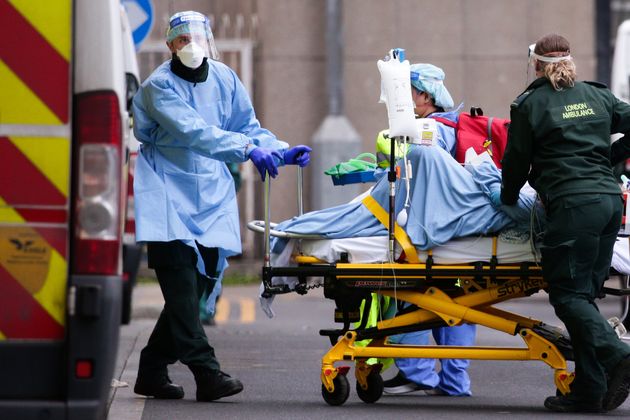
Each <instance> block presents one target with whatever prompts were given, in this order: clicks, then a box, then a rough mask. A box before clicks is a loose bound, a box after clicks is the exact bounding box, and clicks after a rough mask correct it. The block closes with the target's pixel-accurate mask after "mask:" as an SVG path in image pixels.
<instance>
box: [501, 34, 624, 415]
mask: <svg viewBox="0 0 630 420" xmlns="http://www.w3.org/2000/svg"><path fill="white" fill-rule="evenodd" d="M530 51H531V50H530ZM530 59H531V60H532V64H533V65H534V66H535V71H536V77H537V79H536V80H535V81H534V82H533V83H532V84H531V85H529V87H528V88H527V89H526V91H525V92H524V93H522V94H521V95H520V96H519V97H518V98H516V100H515V101H514V102H513V103H512V105H511V112H510V118H511V125H510V129H509V136H508V143H507V148H506V152H505V155H504V157H503V161H502V163H503V179H502V189H501V193H500V196H499V192H498V191H497V192H495V193H494V194H493V197H492V198H493V200H492V201H493V203H494V204H495V205H501V204H504V205H512V204H515V203H516V201H517V199H518V192H519V190H520V188H521V187H522V186H523V184H524V183H525V182H526V181H529V183H530V184H531V186H532V187H533V188H534V189H536V191H537V192H538V194H539V196H540V198H541V200H542V202H543V204H544V206H545V209H546V214H547V226H546V232H545V236H544V240H543V247H542V249H541V252H542V266H543V275H544V278H545V280H546V282H547V284H548V287H549V288H548V292H549V301H550V303H551V304H552V305H553V307H554V309H555V313H556V315H557V316H558V318H560V320H562V322H563V323H564V324H565V326H566V328H567V330H568V332H569V334H570V336H571V342H572V345H573V351H574V353H575V380H574V381H573V382H572V383H571V387H570V388H571V392H570V393H569V394H568V395H565V396H552V397H548V398H547V399H546V400H545V407H547V408H548V409H550V410H553V411H560V412H604V411H610V410H613V409H615V408H617V407H618V406H619V405H621V404H623V402H624V401H625V399H626V398H627V396H628V389H629V388H630V358H629V357H628V356H630V346H628V345H627V344H625V343H623V342H622V341H621V340H620V339H619V337H618V336H617V335H616V333H615V332H614V330H613V328H612V327H611V326H610V325H609V324H608V322H607V321H606V319H605V318H604V317H603V316H602V315H601V314H600V312H599V310H598V308H597V305H596V303H595V298H596V297H597V296H598V295H599V294H600V291H601V289H602V286H603V283H604V281H605V280H606V278H607V276H608V270H609V268H610V262H611V259H612V252H613V246H614V244H615V240H616V238H617V233H618V231H619V227H620V223H621V216H622V207H623V206H622V199H621V191H620V188H619V186H618V184H617V182H616V181H615V179H614V176H613V173H612V168H611V164H610V150H611V146H610V134H611V133H617V132H623V133H625V132H628V131H630V106H629V105H627V104H626V103H624V102H621V101H620V100H619V99H617V98H616V97H615V96H614V95H613V94H612V93H611V92H610V90H608V89H607V88H606V87H605V86H604V85H601V84H599V83H594V82H578V81H576V80H575V79H576V70H575V64H574V63H573V60H572V58H571V56H570V48H569V42H568V41H567V40H566V39H565V38H563V37H562V36H560V35H556V34H550V35H546V36H544V37H543V38H541V39H540V40H539V41H538V42H537V43H536V45H535V48H534V50H533V52H532V53H531V55H530Z"/></svg>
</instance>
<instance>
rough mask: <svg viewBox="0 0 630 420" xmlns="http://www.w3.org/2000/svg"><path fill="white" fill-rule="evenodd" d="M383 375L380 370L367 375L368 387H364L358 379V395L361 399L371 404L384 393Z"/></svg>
mask: <svg viewBox="0 0 630 420" xmlns="http://www.w3.org/2000/svg"><path fill="white" fill-rule="evenodd" d="M383 388H384V385H383V377H382V376H381V374H380V373H378V372H372V373H370V374H369V375H368V377H367V389H363V388H362V387H361V385H360V384H359V381H357V395H358V396H359V398H361V401H363V402H365V403H368V404H371V403H374V402H376V401H378V400H379V398H381V396H382V395H383Z"/></svg>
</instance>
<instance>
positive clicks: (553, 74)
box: [534, 34, 577, 90]
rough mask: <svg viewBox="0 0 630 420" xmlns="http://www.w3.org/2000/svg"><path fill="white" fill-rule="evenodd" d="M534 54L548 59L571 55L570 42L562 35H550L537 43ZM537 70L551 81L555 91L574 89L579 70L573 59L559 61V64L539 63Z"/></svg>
mask: <svg viewBox="0 0 630 420" xmlns="http://www.w3.org/2000/svg"><path fill="white" fill-rule="evenodd" d="M534 52H535V53H536V54H538V55H542V56H547V57H563V56H568V55H569V54H570V53H571V47H570V45H569V41H567V39H566V38H564V37H563V36H561V35H557V34H549V35H545V36H544V37H542V38H540V39H539V40H538V42H536V47H535V48H534ZM536 70H540V71H542V72H543V74H544V75H545V78H547V80H549V82H550V83H551V85H552V86H553V88H554V89H555V90H562V89H563V88H565V87H573V86H574V85H575V79H576V78H577V70H576V68H575V63H574V62H573V59H571V58H567V59H566V60H562V61H558V62H557V63H545V62H542V61H538V62H537V65H536Z"/></svg>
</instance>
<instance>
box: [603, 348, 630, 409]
mask: <svg viewBox="0 0 630 420" xmlns="http://www.w3.org/2000/svg"><path fill="white" fill-rule="evenodd" d="M628 393H630V357H626V358H625V359H623V360H622V361H621V362H619V363H617V366H615V369H614V370H613V371H612V372H611V374H610V376H609V379H608V391H607V392H606V394H605V395H604V400H603V402H602V405H603V406H604V409H605V410H606V411H612V410H614V409H615V408H617V407H619V406H620V405H621V404H623V402H624V401H625V400H626V398H628Z"/></svg>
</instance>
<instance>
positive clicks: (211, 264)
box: [133, 11, 311, 401]
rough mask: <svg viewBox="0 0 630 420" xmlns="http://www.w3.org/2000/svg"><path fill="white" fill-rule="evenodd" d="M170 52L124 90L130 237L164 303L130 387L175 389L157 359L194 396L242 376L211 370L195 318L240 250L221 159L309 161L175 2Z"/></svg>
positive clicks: (200, 21) (267, 167) (202, 20)
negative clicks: (265, 121) (187, 374)
mask: <svg viewBox="0 0 630 420" xmlns="http://www.w3.org/2000/svg"><path fill="white" fill-rule="evenodd" d="M166 44H167V46H168V48H169V50H170V51H171V53H172V59H170V60H168V61H166V62H164V63H163V64H161V65H160V66H159V67H158V68H157V69H156V70H155V71H154V72H153V73H152V74H151V75H150V76H149V77H148V78H147V79H146V80H145V81H144V83H142V86H141V88H140V90H139V91H138V93H137V94H136V95H135V97H134V100H133V112H134V133H135V136H136V137H137V139H138V140H139V141H140V142H141V143H142V145H141V148H140V153H139V155H138V161H137V166H136V172H135V180H134V192H135V214H136V237H137V240H138V242H146V243H147V254H148V265H149V267H150V268H153V269H155V272H156V275H157V278H158V281H159V283H160V288H161V290H162V294H163V295H164V300H165V305H164V309H163V310H162V313H161V314H160V317H159V319H158V321H157V323H156V325H155V328H154V330H153V332H152V334H151V336H150V338H149V341H148V344H147V345H146V347H145V348H144V349H143V350H142V352H141V355H140V364H139V368H138V377H137V380H136V384H135V387H134V392H135V393H137V394H140V395H145V396H150V397H154V398H162V399H179V398H183V397H184V390H183V388H182V387H181V386H179V385H176V384H173V383H172V382H171V380H170V378H169V376H168V371H167V366H168V365H169V364H172V363H175V362H176V361H180V362H181V363H183V364H185V365H187V366H188V367H189V369H190V370H191V371H192V373H193V375H194V377H195V382H196V385H197V389H196V399H197V401H213V400H216V399H219V398H222V397H226V396H229V395H234V394H236V393H238V392H240V391H242V389H243V385H242V383H241V382H240V381H239V380H238V379H235V378H232V377H230V376H229V375H228V374H226V373H224V372H222V371H221V370H220V366H219V362H218V360H217V358H216V357H215V355H214V350H213V348H212V347H211V346H210V345H209V343H208V339H207V337H206V334H205V332H204V330H203V327H202V325H201V322H200V320H199V311H198V303H199V299H200V297H201V294H202V293H203V291H204V289H206V287H205V286H206V285H207V282H213V281H216V279H219V278H220V276H221V273H222V271H223V270H224V269H225V267H226V259H227V258H228V257H229V256H232V255H235V254H239V253H241V238H240V233H239V218H238V208H237V202H236V192H235V188H234V181H233V178H232V175H231V174H230V171H229V170H228V167H227V166H226V163H227V162H244V161H246V160H251V161H252V162H253V163H254V165H255V166H256V168H257V169H258V171H259V173H260V175H261V177H262V178H263V180H264V178H265V176H266V174H269V175H270V176H271V177H275V176H276V175H277V174H278V166H281V165H285V164H296V165H300V166H306V165H307V164H308V163H309V159H310V157H309V152H310V151H311V149H310V148H309V147H307V146H295V147H292V148H290V147H289V145H288V144H287V143H285V142H283V141H280V140H278V139H277V138H276V136H274V135H273V134H272V133H271V132H269V131H268V130H266V129H264V128H262V127H261V126H260V123H259V122H258V120H257V119H256V115H255V113H254V109H253V107H252V104H251V101H250V99H249V96H248V94H247V92H246V91H245V88H244V87H243V85H242V83H241V81H240V80H239V79H238V77H237V76H236V74H235V73H234V72H233V71H232V70H231V69H230V68H229V67H227V66H226V65H224V64H223V63H220V62H219V61H216V60H217V58H218V55H217V52H216V48H215V45H214V39H213V36H212V32H211V30H210V25H209V22H208V18H207V17H206V16H204V15H203V14H200V13H197V12H192V11H188V12H180V13H177V14H175V15H173V16H172V17H171V18H170V20H169V26H168V30H167V35H166Z"/></svg>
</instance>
